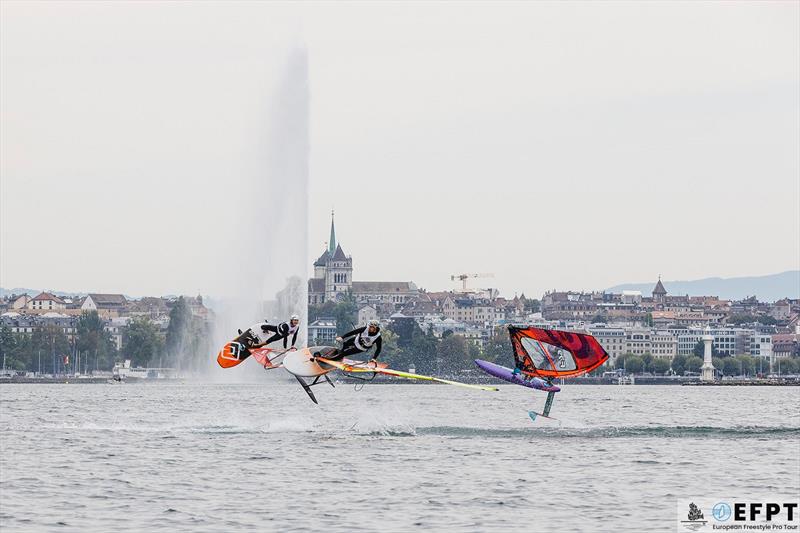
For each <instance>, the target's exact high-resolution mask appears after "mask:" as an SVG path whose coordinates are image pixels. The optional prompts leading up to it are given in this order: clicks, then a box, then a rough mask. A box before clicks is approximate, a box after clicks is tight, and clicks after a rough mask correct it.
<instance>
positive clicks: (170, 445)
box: [0, 381, 800, 533]
mask: <svg viewBox="0 0 800 533" xmlns="http://www.w3.org/2000/svg"><path fill="white" fill-rule="evenodd" d="M316 390H318V391H319V392H318V397H319V399H320V403H321V405H320V406H315V405H314V404H312V403H311V402H310V401H309V400H308V399H307V398H306V396H305V393H304V392H303V391H302V390H301V389H299V388H298V387H297V386H296V385H293V384H290V383H288V382H278V381H269V382H265V383H264V384H261V385H241V384H230V385H218V384H217V385H203V384H123V385H111V384H109V385H0V396H1V397H2V403H1V404H0V405H1V407H2V409H0V431H1V432H2V433H0V435H1V436H0V438H1V439H2V458H1V459H2V465H1V466H2V470H1V471H0V528H2V530H3V532H4V533H5V532H12V531H51V530H52V531H76V532H77V531H81V532H83V531H98V532H99V531H103V532H105V531H112V530H114V531H151V530H164V531H215V532H216V531H245V530H254V531H308V530H318V531H375V530H378V529H381V530H383V531H403V530H410V529H419V530H446V531H542V530H550V531H581V532H583V531H654V530H670V531H674V530H675V525H674V524H675V522H674V521H675V508H676V505H675V502H676V499H678V498H685V497H689V498H691V497H702V496H706V495H708V496H713V495H716V494H719V495H739V496H747V495H748V494H759V495H763V494H765V493H766V494H769V493H770V492H773V491H779V492H780V493H783V494H787V493H788V494H797V493H798V492H800V458H799V457H800V453H798V450H800V389H798V388H796V387H793V388H788V387H787V388H769V387H749V388H739V387H724V388H722V387H719V388H718V387H714V388H705V387H704V388H691V387H679V386H629V387H617V386H572V387H570V386H567V387H566V388H565V389H564V391H563V392H561V393H559V395H558V396H557V397H556V402H555V406H554V411H553V414H554V416H557V417H559V418H560V419H561V421H560V425H559V424H558V423H556V422H552V421H547V420H545V421H543V422H544V423H539V422H537V424H536V425H534V424H533V423H532V422H531V420H530V419H529V418H528V417H527V414H526V409H527V408H536V407H541V405H542V402H543V400H544V394H541V393H531V392H530V391H526V390H523V389H522V388H515V387H510V386H509V387H501V392H498V393H488V392H480V391H465V390H461V389H458V388H454V387H447V386H439V385H377V384H375V385H368V386H366V387H365V388H364V390H362V391H360V392H358V391H356V390H354V387H353V386H352V385H347V384H339V385H338V386H337V388H336V389H330V388H328V389H324V388H322V387H319V388H317V389H316Z"/></svg>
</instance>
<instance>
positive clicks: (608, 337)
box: [587, 324, 626, 364]
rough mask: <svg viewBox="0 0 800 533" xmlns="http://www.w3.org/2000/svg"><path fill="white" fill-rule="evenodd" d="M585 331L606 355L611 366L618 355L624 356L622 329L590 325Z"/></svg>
mask: <svg viewBox="0 0 800 533" xmlns="http://www.w3.org/2000/svg"><path fill="white" fill-rule="evenodd" d="M587 331H588V332H589V333H590V334H591V335H594V337H595V338H596V339H597V342H599V343H600V346H602V347H603V349H604V350H605V351H606V352H607V353H608V358H609V359H610V360H611V361H610V362H611V363H612V364H613V363H614V361H615V360H616V359H617V357H619V356H620V355H624V354H625V350H626V338H625V330H624V329H623V328H615V327H609V326H606V325H604V324H592V325H591V326H590V327H589V328H588V329H587Z"/></svg>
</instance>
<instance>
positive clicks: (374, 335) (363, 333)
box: [336, 320, 383, 363]
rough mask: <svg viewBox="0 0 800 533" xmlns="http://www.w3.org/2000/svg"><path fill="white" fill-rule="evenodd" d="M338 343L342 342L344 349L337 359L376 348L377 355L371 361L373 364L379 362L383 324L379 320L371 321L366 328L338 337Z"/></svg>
mask: <svg viewBox="0 0 800 533" xmlns="http://www.w3.org/2000/svg"><path fill="white" fill-rule="evenodd" d="M336 340H337V341H340V342H342V349H341V350H339V353H338V354H336V358H337V359H341V358H343V357H347V356H348V355H355V354H359V353H364V352H366V351H369V349H370V348H372V347H373V346H375V353H374V354H373V355H372V359H370V362H371V363H374V362H376V361H377V360H378V356H379V355H380V354H381V347H382V345H383V341H382V340H381V323H380V322H378V321H377V320H370V321H369V322H368V323H367V325H366V326H361V327H360V328H356V329H354V330H353V331H348V332H347V333H345V334H344V335H342V336H341V337H336Z"/></svg>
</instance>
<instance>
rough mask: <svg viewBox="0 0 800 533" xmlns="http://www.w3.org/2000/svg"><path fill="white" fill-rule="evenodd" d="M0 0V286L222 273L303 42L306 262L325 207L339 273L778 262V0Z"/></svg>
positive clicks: (628, 274) (784, 19) (732, 270)
mask: <svg viewBox="0 0 800 533" xmlns="http://www.w3.org/2000/svg"><path fill="white" fill-rule="evenodd" d="M0 6H1V7H0V9H1V10H2V11H1V14H2V27H1V28H0V30H2V31H1V32H0V33H2V35H1V36H0V45H1V47H0V53H1V54H2V56H1V59H2V65H0V67H1V68H2V70H1V72H0V74H1V75H2V76H1V78H0V90H1V91H2V92H1V93H0V112H1V113H2V124H1V125H0V156H1V157H2V161H1V163H0V196H1V198H0V209H2V213H0V223H1V224H2V227H1V228H0V231H1V233H0V236H1V237H2V242H1V243H0V253H1V254H2V259H0V277H1V278H2V279H0V284H1V285H2V286H4V287H7V288H11V287H18V286H24V287H32V288H52V289H60V290H67V291H109V292H117V291H119V292H125V293H127V294H131V295H144V294H169V293H191V294H194V293H196V292H197V291H201V292H203V293H211V294H213V293H214V292H215V291H221V290H223V288H224V287H225V286H226V283H225V281H224V280H221V279H220V277H221V276H222V275H223V274H222V272H223V270H221V269H220V268H219V263H220V261H221V258H220V250H223V249H224V248H225V244H226V242H228V241H229V239H230V240H231V241H234V240H235V239H234V238H233V236H232V235H231V234H232V233H233V232H236V233H240V232H244V233H245V234H247V235H248V236H249V235H252V245H253V246H265V247H269V243H270V236H269V234H270V228H263V227H259V226H258V224H257V223H254V227H249V226H245V227H243V226H242V224H240V225H238V226H236V225H232V224H231V223H230V220H229V219H230V218H232V215H231V213H230V211H222V209H223V207H224V206H228V209H230V206H231V205H234V206H238V207H239V208H241V209H247V210H260V209H269V208H270V202H276V201H281V199H280V198H274V196H276V195H275V194H272V195H270V190H269V186H268V185H265V186H263V187H262V186H260V185H256V186H252V183H251V182H248V181H247V180H244V181H243V178H242V176H245V175H249V176H253V175H260V174H259V172H260V167H259V165H258V163H257V160H258V154H259V153H261V151H262V150H263V148H264V147H263V144H262V143H264V135H263V132H264V131H268V130H269V129H270V124H268V123H267V122H269V121H270V120H271V119H270V116H272V115H270V113H268V112H266V111H265V110H268V109H270V108H271V105H273V103H274V102H271V99H274V94H275V86H276V84H277V83H278V81H279V80H280V77H281V72H282V70H281V69H282V68H283V66H284V64H285V61H286V56H287V50H291V49H296V48H297V47H301V48H302V47H305V48H306V50H307V53H308V76H309V80H310V108H309V111H310V113H309V116H310V160H309V165H310V181H309V183H308V191H309V192H308V202H307V205H308V216H307V226H306V227H304V225H303V224H302V223H301V224H298V227H297V231H298V232H301V233H302V234H303V235H302V236H301V237H298V239H297V240H296V243H297V246H294V247H293V246H291V245H288V246H287V245H285V244H281V246H280V248H282V249H280V250H276V251H275V253H276V254H292V255H293V257H295V258H298V257H299V259H301V260H302V261H305V262H306V263H308V265H309V271H310V261H313V259H315V258H316V256H318V255H319V253H320V252H321V251H322V249H323V246H324V243H325V241H326V240H327V238H328V230H329V224H330V210H331V208H335V210H336V226H337V235H338V237H339V241H340V243H341V244H342V246H343V247H344V249H345V251H346V252H347V253H348V254H352V256H353V258H354V267H355V278H356V279H357V280H413V281H415V282H416V283H417V284H419V285H420V286H423V287H426V288H428V289H431V290H437V289H445V288H453V287H456V284H454V283H452V282H451V281H450V278H449V276H450V275H451V274H458V273H462V272H467V273H469V272H491V273H494V274H495V278H494V279H493V280H481V281H480V282H479V283H478V284H479V285H493V286H497V287H499V288H500V289H501V290H502V291H503V293H505V294H507V295H513V293H514V292H517V291H519V292H521V291H524V292H526V293H527V294H529V295H530V294H533V295H540V294H541V293H542V292H543V291H544V290H547V289H552V288H562V289H565V288H572V289H602V288H604V287H608V286H611V285H614V284H617V283H621V282H633V281H649V280H655V279H656V277H657V276H658V275H659V274H661V275H662V276H663V277H664V279H694V278H702V277H709V276H723V277H730V276H739V275H760V274H767V273H773V272H779V271H784V270H789V269H797V268H798V267H799V265H800V214H798V213H800V9H799V6H800V3H797V2H773V3H770V2H757V3H746V2H736V3H733V2H731V3H702V2H681V3H678V2H674V3H656V2H643V3H633V2H626V3H599V2H597V3H591V4H589V3H578V2H571V3H544V2H537V3H525V4H523V3H514V4H498V3H492V4H480V3H476V2H465V3H455V2H448V3H438V4H432V3H427V4H408V3H392V4H389V3H370V4H368V3H356V4H332V3H324V4H314V3H305V4H299V5H287V4H267V3H254V2H252V3H251V2H248V3H242V4H229V3H226V4H213V3H166V2H159V3H156V2H150V3H128V4H125V3H105V4H104V3H99V2H92V3H86V4H79V3H44V2H38V3H14V2H7V1H4V2H2V4H0ZM273 126H274V124H273ZM270 179H280V177H275V176H272V177H269V178H265V180H266V182H267V183H269V180H270ZM272 192H273V193H274V190H273V191H272ZM291 201H292V202H295V201H296V200H294V199H293V200H291ZM293 206H294V203H293V204H292V206H290V207H293ZM298 209H305V205H304V204H302V202H301V203H300V204H298ZM233 216H235V214H234V215H233ZM247 220H258V219H257V218H252V217H251V218H248V219H247ZM248 224H249V223H248ZM225 275H229V274H225Z"/></svg>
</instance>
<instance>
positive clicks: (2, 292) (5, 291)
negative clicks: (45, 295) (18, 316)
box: [0, 287, 86, 298]
mask: <svg viewBox="0 0 800 533" xmlns="http://www.w3.org/2000/svg"><path fill="white" fill-rule="evenodd" d="M45 290H47V289H45ZM40 292H42V291H41V290H39V289H22V288H19V287H17V288H14V289H4V288H3V287H0V298H2V297H4V296H9V295H11V294H28V295H30V296H36V295H37V294H39V293H40ZM47 292H49V293H50V294H55V295H56V296H59V297H62V298H63V297H64V296H86V294H84V293H78V292H63V291H47Z"/></svg>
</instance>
